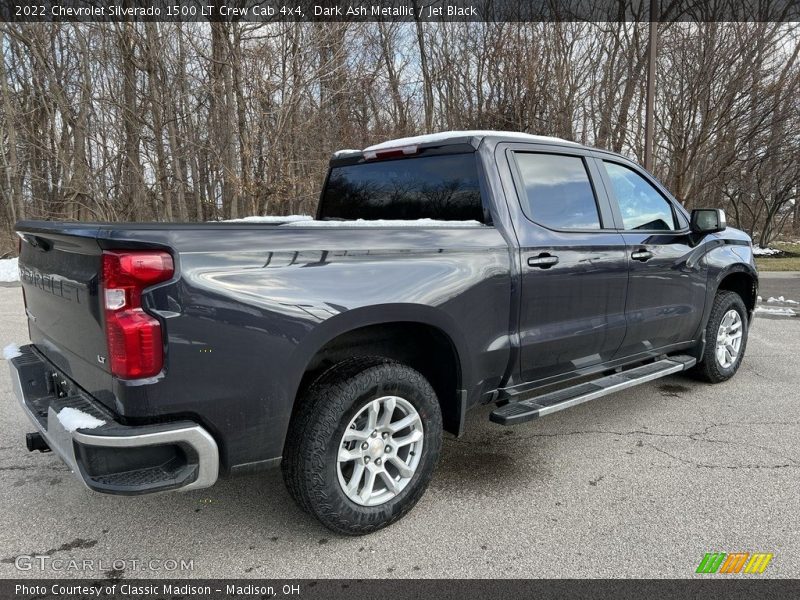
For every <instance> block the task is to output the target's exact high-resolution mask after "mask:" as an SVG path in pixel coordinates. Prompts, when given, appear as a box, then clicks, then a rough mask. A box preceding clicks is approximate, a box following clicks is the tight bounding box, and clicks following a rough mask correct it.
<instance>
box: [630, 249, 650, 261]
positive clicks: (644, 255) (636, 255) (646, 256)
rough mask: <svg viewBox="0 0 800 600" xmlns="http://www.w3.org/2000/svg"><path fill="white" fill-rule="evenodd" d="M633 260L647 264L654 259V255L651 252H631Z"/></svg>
mask: <svg viewBox="0 0 800 600" xmlns="http://www.w3.org/2000/svg"><path fill="white" fill-rule="evenodd" d="M631 258H632V259H633V260H638V261H641V262H645V261H646V260H650V259H651V258H653V253H652V252H650V251H649V250H636V251H635V252H631Z"/></svg>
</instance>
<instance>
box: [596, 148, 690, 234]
mask: <svg viewBox="0 0 800 600" xmlns="http://www.w3.org/2000/svg"><path fill="white" fill-rule="evenodd" d="M605 165H606V172H607V173H608V176H609V178H610V179H611V187H613V188H614V195H615V196H616V197H617V202H619V210H620V212H621V213H622V222H623V224H624V225H625V229H643V230H657V231H669V230H673V229H675V218H674V217H673V215H672V207H671V206H670V204H669V202H667V200H666V199H665V198H664V196H662V195H661V194H659V193H658V191H656V189H655V188H654V187H653V186H652V185H650V183H649V182H648V181H647V180H645V179H644V178H643V177H642V176H641V175H639V174H638V173H636V172H635V171H632V170H631V169H629V168H628V167H623V166H622V165H619V164H617V163H611V162H607V163H605Z"/></svg>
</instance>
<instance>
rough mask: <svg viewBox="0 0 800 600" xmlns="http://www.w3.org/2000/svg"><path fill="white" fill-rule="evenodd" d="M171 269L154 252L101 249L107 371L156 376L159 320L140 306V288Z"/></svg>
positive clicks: (165, 276) (159, 361)
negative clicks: (102, 250)
mask: <svg viewBox="0 0 800 600" xmlns="http://www.w3.org/2000/svg"><path fill="white" fill-rule="evenodd" d="M174 272H175V268H174V266H173V264H172V257H171V256H170V255H169V254H167V253H166V252H158V251H150V250H147V251H136V250H131V251H105V252H103V280H102V293H103V302H104V305H105V315H106V339H107V340H108V354H109V362H110V366H111V373H112V374H113V375H115V376H117V377H120V378H122V379H138V378H141V377H152V376H153V375H157V374H158V373H159V372H160V371H161V368H162V367H163V366H164V351H163V340H162V335H161V323H160V322H159V321H158V319H156V318H155V317H153V316H151V315H148V314H147V313H146V312H144V310H143V308H142V291H143V290H144V289H145V288H147V287H149V286H151V285H155V284H156V283H159V282H161V281H166V280H167V279H169V278H170V277H172V274H173V273H174Z"/></svg>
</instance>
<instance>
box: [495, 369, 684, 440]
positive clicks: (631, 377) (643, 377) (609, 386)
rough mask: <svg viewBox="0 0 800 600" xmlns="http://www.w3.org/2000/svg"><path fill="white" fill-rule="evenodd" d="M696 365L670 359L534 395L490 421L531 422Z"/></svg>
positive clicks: (501, 410) (498, 410) (505, 408)
mask: <svg viewBox="0 0 800 600" xmlns="http://www.w3.org/2000/svg"><path fill="white" fill-rule="evenodd" d="M696 362H697V359H696V358H695V357H693V356H686V355H680V356H670V357H669V358H665V359H662V360H659V361H656V362H653V363H649V364H646V365H642V366H641V367H636V368H633V369H629V370H627V371H621V372H620V373H614V374H613V375H609V376H607V377H601V378H600V379H595V380H593V381H588V382H586V383H581V384H578V385H576V386H573V387H569V388H565V389H561V390H557V391H555V392H550V393H549V394H544V395H542V396H535V397H533V398H528V399H527V400H520V401H519V402H510V403H509V404H505V405H503V406H501V407H499V408H496V409H494V410H493V411H492V413H491V414H490V415H489V420H490V421H492V422H494V423H498V424H500V425H516V424H518V423H524V422H525V421H532V420H533V419H538V418H539V417H544V416H545V415H549V414H550V413H554V412H558V411H560V410H564V409H565V408H569V407H571V406H577V405H578V404H582V403H583V402H588V401H589V400H594V399H595V398H600V397H601V396H607V395H608V394H613V393H614V392H618V391H620V390H624V389H626V388H629V387H633V386H635V385H639V384H641V383H646V382H648V381H653V380H654V379H658V378H659V377H665V376H667V375H671V374H673V373H679V372H680V371H685V370H686V369H690V368H691V367H693V366H694V365H695V363H696Z"/></svg>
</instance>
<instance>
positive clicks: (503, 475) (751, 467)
mask: <svg viewBox="0 0 800 600" xmlns="http://www.w3.org/2000/svg"><path fill="white" fill-rule="evenodd" d="M781 281H782V280H780V279H774V278H773V279H771V280H769V281H767V280H764V281H763V282H762V283H763V284H765V285H764V286H763V287H767V286H766V284H768V286H769V289H768V290H766V292H765V291H762V292H761V294H762V296H765V297H766V295H765V294H767V295H778V294H781V293H782V292H781V289H782V287H781ZM791 283H792V284H793V285H796V283H797V282H796V281H792V282H791ZM798 299H800V298H798ZM26 339H27V330H26V326H25V322H24V319H23V307H22V299H21V293H20V290H19V288H15V287H0V347H2V346H5V345H6V344H8V343H10V342H17V343H24V341H25V340H26ZM799 376H800V319H798V318H794V319H775V318H757V319H756V321H755V323H754V326H753V328H752V330H751V334H750V341H749V344H748V348H747V356H746V358H745V360H744V363H743V365H742V368H741V370H740V372H739V373H738V375H737V376H736V377H735V378H734V379H733V380H732V381H729V382H727V383H724V384H720V385H716V386H711V385H707V384H701V383H698V382H695V381H693V380H691V379H689V378H686V377H683V376H673V377H669V378H665V379H661V380H658V381H655V382H652V383H650V384H645V385H643V386H640V387H637V388H633V389H631V390H627V391H624V392H621V393H618V394H616V395H613V396H608V397H606V398H602V399H599V400H596V401H593V402H589V403H586V404H583V405H581V406H578V407H575V408H572V409H570V410H567V411H564V412H560V413H557V414H555V415H552V416H549V417H546V418H544V419H542V420H540V421H538V422H533V423H529V424H525V425H520V426H517V427H514V428H503V427H499V426H497V425H493V424H491V423H490V422H489V421H488V414H489V412H490V409H489V408H488V407H487V408H481V409H476V410H475V411H474V412H472V413H471V414H470V417H469V419H468V432H467V434H466V435H465V436H464V437H463V438H461V439H458V440H455V439H452V438H451V439H447V440H446V441H445V444H444V452H443V456H442V460H441V462H440V464H439V467H438V469H437V472H436V474H435V476H434V481H433V483H432V485H431V487H430V489H429V491H428V492H427V494H426V495H425V496H424V498H423V499H422V501H421V502H420V503H419V504H418V505H417V507H416V508H415V509H414V510H413V511H412V512H411V514H410V515H409V516H407V517H406V518H405V519H403V520H401V521H400V522H399V523H397V524H395V525H394V526H392V527H390V528H388V529H385V530H383V531H381V532H378V533H376V534H373V535H370V536H367V537H363V538H344V537H339V536H336V535H334V534H332V533H331V532H329V531H328V530H326V529H324V528H322V527H321V526H320V525H318V524H317V523H316V522H315V521H313V520H312V519H311V518H309V517H307V516H306V515H305V514H304V513H302V512H301V511H300V510H299V509H297V508H296V507H295V506H294V505H293V504H292V502H291V500H290V499H289V496H288V494H287V493H286V491H285V490H284V488H283V483H282V481H281V477H280V473H279V472H278V471H270V472H266V473H261V474H252V475H246V476H240V477H237V478H235V479H228V480H223V481H220V482H219V483H217V485H215V486H214V487H213V488H210V489H208V490H200V491H197V492H191V493H187V494H167V495H160V496H152V497H143V498H122V497H113V496H103V495H99V494H94V493H92V492H89V491H87V490H86V489H84V488H83V487H82V485H81V484H80V483H79V482H77V480H75V479H74V478H73V476H72V475H71V474H70V472H69V470H68V469H67V468H66V467H65V466H63V465H62V463H61V462H60V461H59V460H58V459H57V458H56V457H55V456H53V455H52V454H38V453H28V452H27V451H26V450H25V447H24V434H25V432H27V431H31V430H32V427H31V426H29V425H28V423H27V421H26V418H25V417H24V416H23V414H22V412H21V410H20V409H19V408H18V407H17V406H16V403H15V401H14V400H13V399H12V397H11V390H10V382H9V376H8V372H7V369H6V366H5V365H0V472H1V473H0V506H2V508H1V509H0V577H65V576H72V577H78V576H90V577H92V576H94V577H113V578H133V577H147V576H156V577H158V576H170V577H174V576H187V577H265V578H278V577H286V578H294V577H309V578H320V577H348V578H350V577H352V578H370V577H458V578H465V577H645V578H649V577H692V576H695V575H694V570H695V568H696V567H697V564H698V563H699V562H700V560H701V558H702V557H703V555H704V554H705V553H706V552H714V551H722V552H756V551H760V552H771V553H773V554H774V559H773V560H772V563H771V564H770V565H769V567H768V568H767V570H766V572H765V573H764V575H762V577H799V576H800V526H799V525H798V519H797V515H798V514H800V495H799V494H798V488H799V487H800V486H798V483H800V385H798V377H799ZM33 554H37V555H47V556H49V557H51V558H53V559H56V558H58V559H65V560H66V559H71V558H75V559H78V560H80V561H82V560H84V559H90V560H95V561H98V560H100V559H103V560H104V561H106V563H109V562H110V561H112V560H120V559H128V560H130V559H137V560H150V559H156V560H161V561H163V560H167V559H184V560H192V561H193V570H192V571H185V572H182V573H181V572H167V571H165V570H163V569H161V570H158V571H146V570H134V569H133V568H132V567H129V566H126V568H125V569H116V570H113V571H108V570H103V571H100V572H98V571H95V572H91V571H90V572H86V573H84V572H80V571H55V570H52V568H51V569H47V570H45V571H39V570H38V569H33V570H31V571H19V570H17V568H16V567H15V559H16V557H18V556H19V555H33ZM64 564H67V563H64ZM95 565H97V562H95ZM106 568H108V564H106ZM748 577H749V576H748Z"/></svg>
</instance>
